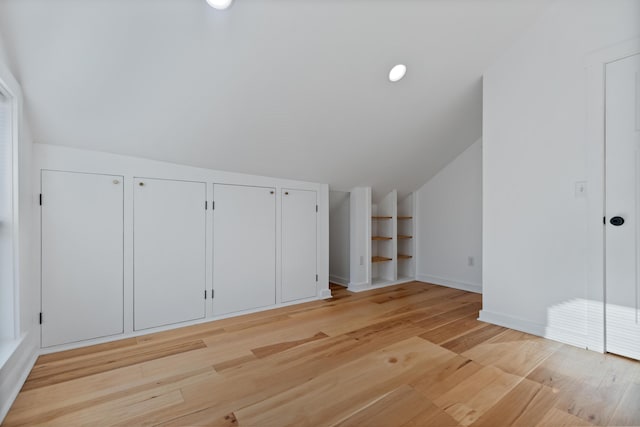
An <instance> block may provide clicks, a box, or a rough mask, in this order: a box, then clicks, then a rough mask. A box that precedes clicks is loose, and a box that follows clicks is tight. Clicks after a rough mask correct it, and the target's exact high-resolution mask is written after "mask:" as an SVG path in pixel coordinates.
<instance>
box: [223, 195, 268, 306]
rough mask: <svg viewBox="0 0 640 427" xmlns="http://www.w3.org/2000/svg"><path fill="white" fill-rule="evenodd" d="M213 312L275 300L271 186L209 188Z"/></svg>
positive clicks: (264, 304) (263, 303)
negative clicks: (212, 206)
mask: <svg viewBox="0 0 640 427" xmlns="http://www.w3.org/2000/svg"><path fill="white" fill-rule="evenodd" d="M213 197H214V200H215V209H214V211H213V287H214V290H215V298H214V299H213V312H214V314H215V315H221V314H226V313H233V312H238V311H242V310H249V309H253V308H259V307H265V306H269V305H274V304H275V302H276V297H275V293H276V292H275V291H276V287H275V286H276V285H275V280H276V279H275V277H276V270H275V267H276V266H275V264H276V195H275V189H274V188H265V187H250V186H242V185H226V184H215V185H214V187H213Z"/></svg>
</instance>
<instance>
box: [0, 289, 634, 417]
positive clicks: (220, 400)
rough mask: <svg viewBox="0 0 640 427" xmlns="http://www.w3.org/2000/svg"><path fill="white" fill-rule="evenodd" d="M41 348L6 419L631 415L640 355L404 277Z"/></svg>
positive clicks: (475, 296)
mask: <svg viewBox="0 0 640 427" xmlns="http://www.w3.org/2000/svg"><path fill="white" fill-rule="evenodd" d="M332 289H334V291H333V292H334V293H335V298H333V299H330V300H324V301H313V302H310V303H305V304H300V305H294V306H289V307H282V308H278V309H275V310H271V311H267V312H259V313H253V314H250V315H245V316H238V317H235V318H228V319H223V320H219V321H214V322H208V323H202V324H198V325H195V326H190V327H186V328H181V329H175V330H171V331H165V332H159V333H155V334H149V335H145V336H141V337H138V338H133V339H127V340H122V341H115V342H112V343H107V344H101V345H99V346H93V347H87V348H82V349H78V350H72V351H69V352H61V353H56V354H51V355H46V356H43V357H41V358H40V359H39V360H38V361H37V363H36V366H35V367H34V369H33V371H32V373H31V375H30V377H29V380H28V382H27V383H26V384H25V387H24V389H23V390H22V391H21V392H20V394H19V395H18V398H17V399H16V401H15V403H14V405H13V407H12V408H11V410H10V411H9V414H8V415H7V418H6V420H5V424H4V425H8V426H14V425H120V426H127V427H129V426H138V425H175V426H184V425H210V426H225V427H229V426H243V425H244V426H247V425H249V426H251V425H259V426H267V427H268V426H278V427H279V426H286V425H292V426H295V427H305V426H317V425H323V426H331V425H336V426H337V425H342V426H346V425H363V426H369V425H371V426H375V425H379V426H403V427H410V426H412V427H424V426H431V425H433V426H439V427H440V426H444V427H448V426H459V425H465V426H467V425H474V426H491V425H518V426H533V425H541V426H542V425H591V424H597V425H605V424H607V423H608V424H611V425H612V424H618V425H620V424H622V425H640V420H639V418H640V414H638V412H639V410H638V407H639V405H637V402H638V401H639V400H640V363H638V362H634V361H630V360H627V359H623V358H619V357H615V356H610V355H601V354H597V353H593V352H589V351H585V350H581V349H577V348H573V347H569V346H565V345H562V344H559V343H556V342H553V341H548V340H545V339H543V338H539V337H534V336H531V335H528V334H524V333H522V332H517V331H512V330H508V329H504V328H501V327H498V326H493V325H487V324H484V323H482V322H479V321H478V320H476V316H477V312H478V310H479V309H480V307H481V296H480V295H478V294H473V293H469V292H464V291H460V290H457V289H449V288H446V287H442V286H438V285H432V284H426V283H420V282H412V283H408V284H403V285H398V286H393V287H388V288H380V289H376V290H372V291H368V292H362V293H358V294H353V293H351V292H349V291H348V290H346V289H345V288H344V287H333V288H332Z"/></svg>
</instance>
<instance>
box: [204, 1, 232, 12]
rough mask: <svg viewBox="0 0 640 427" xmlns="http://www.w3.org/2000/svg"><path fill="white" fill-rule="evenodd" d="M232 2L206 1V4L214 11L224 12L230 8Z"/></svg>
mask: <svg viewBox="0 0 640 427" xmlns="http://www.w3.org/2000/svg"><path fill="white" fill-rule="evenodd" d="M232 1H233V0H207V4H208V5H209V6H211V7H212V8H214V9H218V10H225V9H226V8H228V7H229V6H231V2H232Z"/></svg>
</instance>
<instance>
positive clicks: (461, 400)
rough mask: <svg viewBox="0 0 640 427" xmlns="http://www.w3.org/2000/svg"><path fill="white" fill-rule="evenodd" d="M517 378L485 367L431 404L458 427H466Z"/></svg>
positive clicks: (516, 380) (491, 404) (499, 397)
mask: <svg viewBox="0 0 640 427" xmlns="http://www.w3.org/2000/svg"><path fill="white" fill-rule="evenodd" d="M520 381H522V378H521V377H518V376H516V375H511V374H507V373H506V372H503V371H501V370H500V369H498V368H494V367H492V366H485V367H483V368H482V369H480V370H479V371H478V372H476V373H475V374H473V375H471V376H470V377H468V378H466V379H464V380H463V381H461V382H460V383H459V384H458V385H456V386H455V387H453V388H452V389H450V390H448V391H446V392H445V393H444V394H443V395H441V396H439V397H438V398H437V399H435V400H434V403H435V404H436V405H438V406H439V407H440V408H442V409H444V410H445V411H446V412H447V413H448V414H449V415H451V416H452V417H453V418H454V419H455V420H456V421H458V422H459V423H460V424H461V425H464V426H468V425H470V424H472V423H473V422H474V421H476V420H477V419H478V418H479V417H480V416H481V415H482V414H484V413H485V412H487V411H488V410H489V409H490V408H491V407H492V406H493V405H495V404H496V403H497V402H498V401H499V400H500V399H502V397H503V396H505V395H506V394H507V393H508V392H510V391H511V390H512V389H513V388H514V387H515V386H516V385H517V384H518V383H519V382H520Z"/></svg>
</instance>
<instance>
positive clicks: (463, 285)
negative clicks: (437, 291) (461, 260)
mask: <svg viewBox="0 0 640 427" xmlns="http://www.w3.org/2000/svg"><path fill="white" fill-rule="evenodd" d="M416 280H419V281H420V282H427V283H433V284H434V285H442V286H446V287H448V288H454V289H460V290H462V291H468V292H475V293H476V294H481V293H482V285H481V284H480V285H479V284H476V283H468V282H462V281H460V280H451V279H447V278H444V277H438V276H430V275H427V274H418V275H417V276H416Z"/></svg>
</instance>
